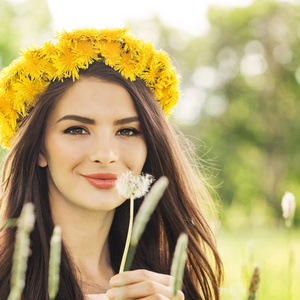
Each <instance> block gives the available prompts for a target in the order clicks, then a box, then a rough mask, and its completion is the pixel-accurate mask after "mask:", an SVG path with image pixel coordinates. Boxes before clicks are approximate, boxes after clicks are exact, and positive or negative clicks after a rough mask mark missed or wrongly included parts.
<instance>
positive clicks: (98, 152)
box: [90, 135, 119, 165]
mask: <svg viewBox="0 0 300 300" xmlns="http://www.w3.org/2000/svg"><path fill="white" fill-rule="evenodd" d="M118 153H119V151H118V147H117V145H116V141H115V140H114V139H113V138H112V137H110V136H103V135H102V136H101V137H98V138H95V140H94V145H93V147H92V149H91V154H90V160H91V161H92V162H95V163H99V164H101V165H109V164H111V163H114V162H116V161H117V160H118V157H119V154H118Z"/></svg>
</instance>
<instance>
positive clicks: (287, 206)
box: [281, 192, 296, 227]
mask: <svg viewBox="0 0 300 300" xmlns="http://www.w3.org/2000/svg"><path fill="white" fill-rule="evenodd" d="M281 207H282V215H283V217H284V218H285V220H286V226H288V227H289V226H291V223H292V221H293V219H294V214H295V210H296V201H295V196H294V195H293V194H292V193H290V192H286V193H285V194H284V196H283V198H282V202H281Z"/></svg>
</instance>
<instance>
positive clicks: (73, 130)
mask: <svg viewBox="0 0 300 300" xmlns="http://www.w3.org/2000/svg"><path fill="white" fill-rule="evenodd" d="M63 133H65V134H70V135H86V134H89V131H88V130H87V129H86V128H84V127H81V126H72V127H69V128H67V129H65V130H64V131H63ZM140 134H142V133H141V132H140V130H138V129H136V128H122V129H119V130H118V131H117V132H116V135H119V136H125V137H133V136H138V135H140Z"/></svg>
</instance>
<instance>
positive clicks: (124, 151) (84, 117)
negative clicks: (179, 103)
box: [38, 78, 147, 211]
mask: <svg viewBox="0 0 300 300" xmlns="http://www.w3.org/2000/svg"><path fill="white" fill-rule="evenodd" d="M146 156H147V147H146V143H145V139H144V136H143V133H142V132H141V125H140V122H139V119H138V114H137V111H136V109H135V106H134V103H133V100H132V98H131V96H130V95H129V93H128V92H127V90H126V89H125V88H123V87H121V86H119V85H117V84H114V83H108V82H104V81H101V80H100V79H97V78H81V79H80V80H79V81H77V82H76V83H75V84H74V85H73V86H71V87H70V88H69V89H68V90H67V92H66V93H65V94H64V95H63V96H62V98H61V99H60V100H59V102H58V103H57V105H56V107H55V109H54V110H53V111H52V112H51V113H50V115H49V118H48V120H47V123H46V131H45V151H44V153H40V156H39V160H38V163H39V166H40V167H47V172H48V173H47V174H48V184H49V196H50V202H53V201H55V202H56V203H59V202H62V201H63V202H65V203H68V204H70V205H76V206H78V207H81V208H83V209H87V210H93V211H95V210H102V211H109V210H113V209H115V208H116V207H117V206H119V205H120V204H121V203H123V202H124V200H125V199H123V198H122V197H120V196H119V195H118V192H117V189H116V187H115V181H116V178H117V176H118V175H120V174H122V173H124V172H126V171H128V170H130V171H132V172H134V173H135V174H140V172H141V171H142V168H143V166H144V163H145V160H146Z"/></svg>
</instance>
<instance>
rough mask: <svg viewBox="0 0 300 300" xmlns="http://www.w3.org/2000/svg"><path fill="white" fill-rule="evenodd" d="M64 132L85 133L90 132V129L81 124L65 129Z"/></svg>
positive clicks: (72, 133)
mask: <svg viewBox="0 0 300 300" xmlns="http://www.w3.org/2000/svg"><path fill="white" fill-rule="evenodd" d="M64 133H67V134H71V135H84V134H88V131H87V130H86V129H85V128H83V127H80V126H72V127H69V128H67V129H66V130H64Z"/></svg>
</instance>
